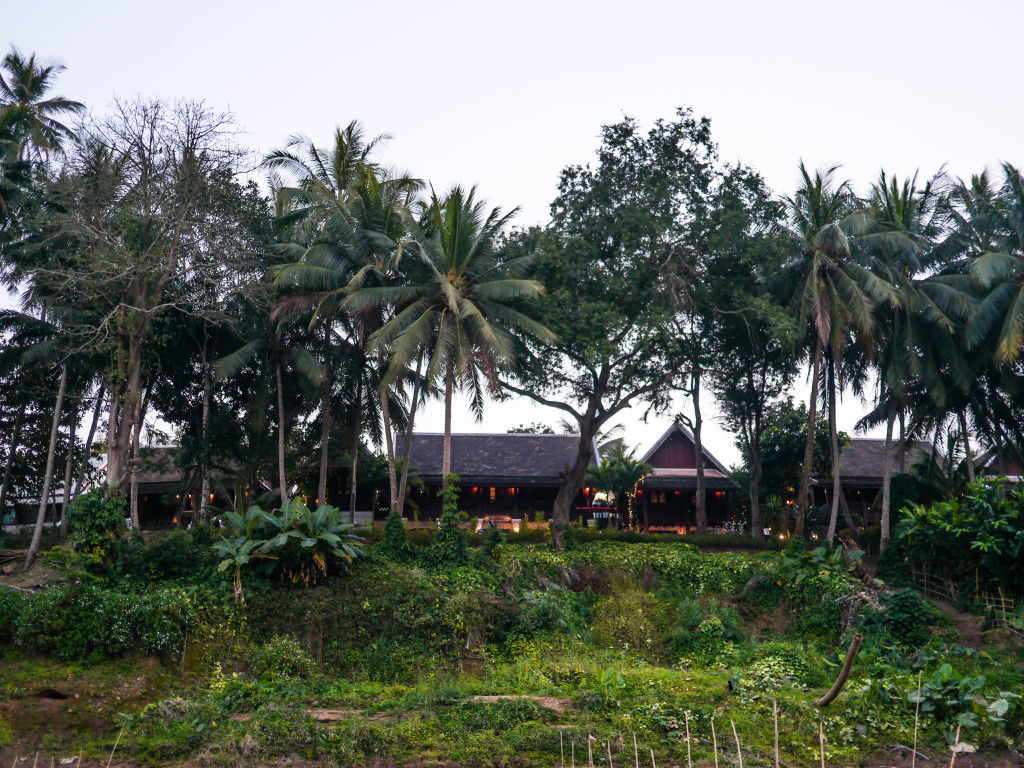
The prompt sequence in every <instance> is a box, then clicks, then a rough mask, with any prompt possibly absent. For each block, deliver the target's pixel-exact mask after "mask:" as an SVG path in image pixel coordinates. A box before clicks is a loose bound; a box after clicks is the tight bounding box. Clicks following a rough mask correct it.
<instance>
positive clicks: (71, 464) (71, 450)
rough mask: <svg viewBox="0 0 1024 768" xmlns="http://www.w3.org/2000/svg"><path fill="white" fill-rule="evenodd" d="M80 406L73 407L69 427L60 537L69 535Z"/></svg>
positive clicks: (64, 537) (63, 537)
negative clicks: (69, 511) (72, 477)
mask: <svg viewBox="0 0 1024 768" xmlns="http://www.w3.org/2000/svg"><path fill="white" fill-rule="evenodd" d="M78 413H79V410H78V407H77V406H76V407H74V408H72V409H71V427H70V429H68V455H67V458H66V459H65V460H64V500H63V501H62V502H61V510H60V537H61V539H66V538H67V537H68V505H69V504H70V503H71V475H72V473H73V471H74V468H75V435H76V434H78Z"/></svg>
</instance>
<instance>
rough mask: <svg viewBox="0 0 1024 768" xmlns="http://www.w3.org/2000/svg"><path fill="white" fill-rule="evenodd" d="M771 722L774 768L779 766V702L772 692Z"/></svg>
mask: <svg viewBox="0 0 1024 768" xmlns="http://www.w3.org/2000/svg"><path fill="white" fill-rule="evenodd" d="M772 723H773V724H774V726H775V768H779V703H778V702H777V701H776V700H775V694H774V693H773V694H772Z"/></svg>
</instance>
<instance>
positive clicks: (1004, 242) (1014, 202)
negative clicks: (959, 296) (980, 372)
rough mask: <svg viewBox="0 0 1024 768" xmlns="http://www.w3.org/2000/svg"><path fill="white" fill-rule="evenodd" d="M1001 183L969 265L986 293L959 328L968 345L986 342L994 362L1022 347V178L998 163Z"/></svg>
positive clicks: (1005, 360) (1010, 358)
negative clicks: (990, 236)
mask: <svg viewBox="0 0 1024 768" xmlns="http://www.w3.org/2000/svg"><path fill="white" fill-rule="evenodd" d="M1002 168H1003V176H1004V181H1003V186H1002V189H1001V190H1000V193H999V196H998V199H997V201H996V205H995V206H994V211H992V213H991V216H990V218H994V220H995V221H994V224H995V227H996V229H997V231H998V237H997V239H996V241H995V242H994V243H988V244H986V245H988V247H986V248H985V249H984V250H983V251H982V252H981V253H980V254H978V255H976V256H974V257H973V259H972V260H971V262H970V265H969V271H970V274H971V276H972V277H973V278H974V279H975V280H976V281H977V283H978V285H979V286H980V287H981V288H982V289H983V290H984V291H985V292H986V294H985V296H984V298H983V299H982V301H981V302H980V303H979V304H978V307H977V309H976V311H975V312H974V314H973V316H972V317H971V320H970V322H968V324H967V326H966V328H965V329H964V333H965V341H966V342H967V345H968V348H975V347H978V346H981V345H982V344H984V343H985V342H986V341H988V342H989V344H990V345H991V349H992V352H993V358H994V360H995V362H996V364H997V365H1010V364H1013V363H1014V362H1016V361H1017V360H1018V359H1019V358H1020V356H1021V352H1022V350H1024V179H1022V177H1021V172H1020V171H1019V170H1018V169H1017V168H1015V167H1014V166H1012V165H1010V164H1009V163H1003V166H1002Z"/></svg>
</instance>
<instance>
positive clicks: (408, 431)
mask: <svg viewBox="0 0 1024 768" xmlns="http://www.w3.org/2000/svg"><path fill="white" fill-rule="evenodd" d="M422 367H423V357H422V355H421V356H419V357H418V358H417V359H416V382H415V383H414V384H413V386H412V403H411V404H410V406H409V423H408V424H407V425H406V428H405V439H404V443H405V445H404V446H403V449H402V480H401V482H400V483H399V484H398V511H399V512H400V513H401V512H404V511H405V489H406V486H407V485H408V482H409V454H410V453H411V452H412V439H413V434H412V430H413V425H414V424H415V422H416V407H417V405H419V399H420V388H421V386H420V371H421V369H422Z"/></svg>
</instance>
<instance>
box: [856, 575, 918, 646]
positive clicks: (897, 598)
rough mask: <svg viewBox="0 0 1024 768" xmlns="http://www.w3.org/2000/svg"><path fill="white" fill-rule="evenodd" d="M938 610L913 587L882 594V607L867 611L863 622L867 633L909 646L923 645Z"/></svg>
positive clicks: (863, 616) (862, 618) (880, 638)
mask: <svg viewBox="0 0 1024 768" xmlns="http://www.w3.org/2000/svg"><path fill="white" fill-rule="evenodd" d="M935 620H936V611H935V609H934V608H932V606H931V605H930V604H929V603H928V602H927V601H926V600H924V599H922V598H921V597H920V596H919V595H918V594H917V593H916V592H915V591H914V590H912V589H900V590H897V591H896V592H892V593H889V594H885V595H883V597H882V607H881V610H879V611H868V612H865V613H864V614H863V615H862V616H861V618H860V622H861V626H862V627H863V628H864V631H865V633H866V634H867V635H868V636H869V637H871V636H873V637H876V638H878V639H879V640H882V641H892V642H895V643H897V644H898V645H901V646H905V647H907V648H920V647H921V646H922V645H925V644H926V643H927V642H928V640H929V638H930V637H931V628H932V627H933V626H934V625H935Z"/></svg>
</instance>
